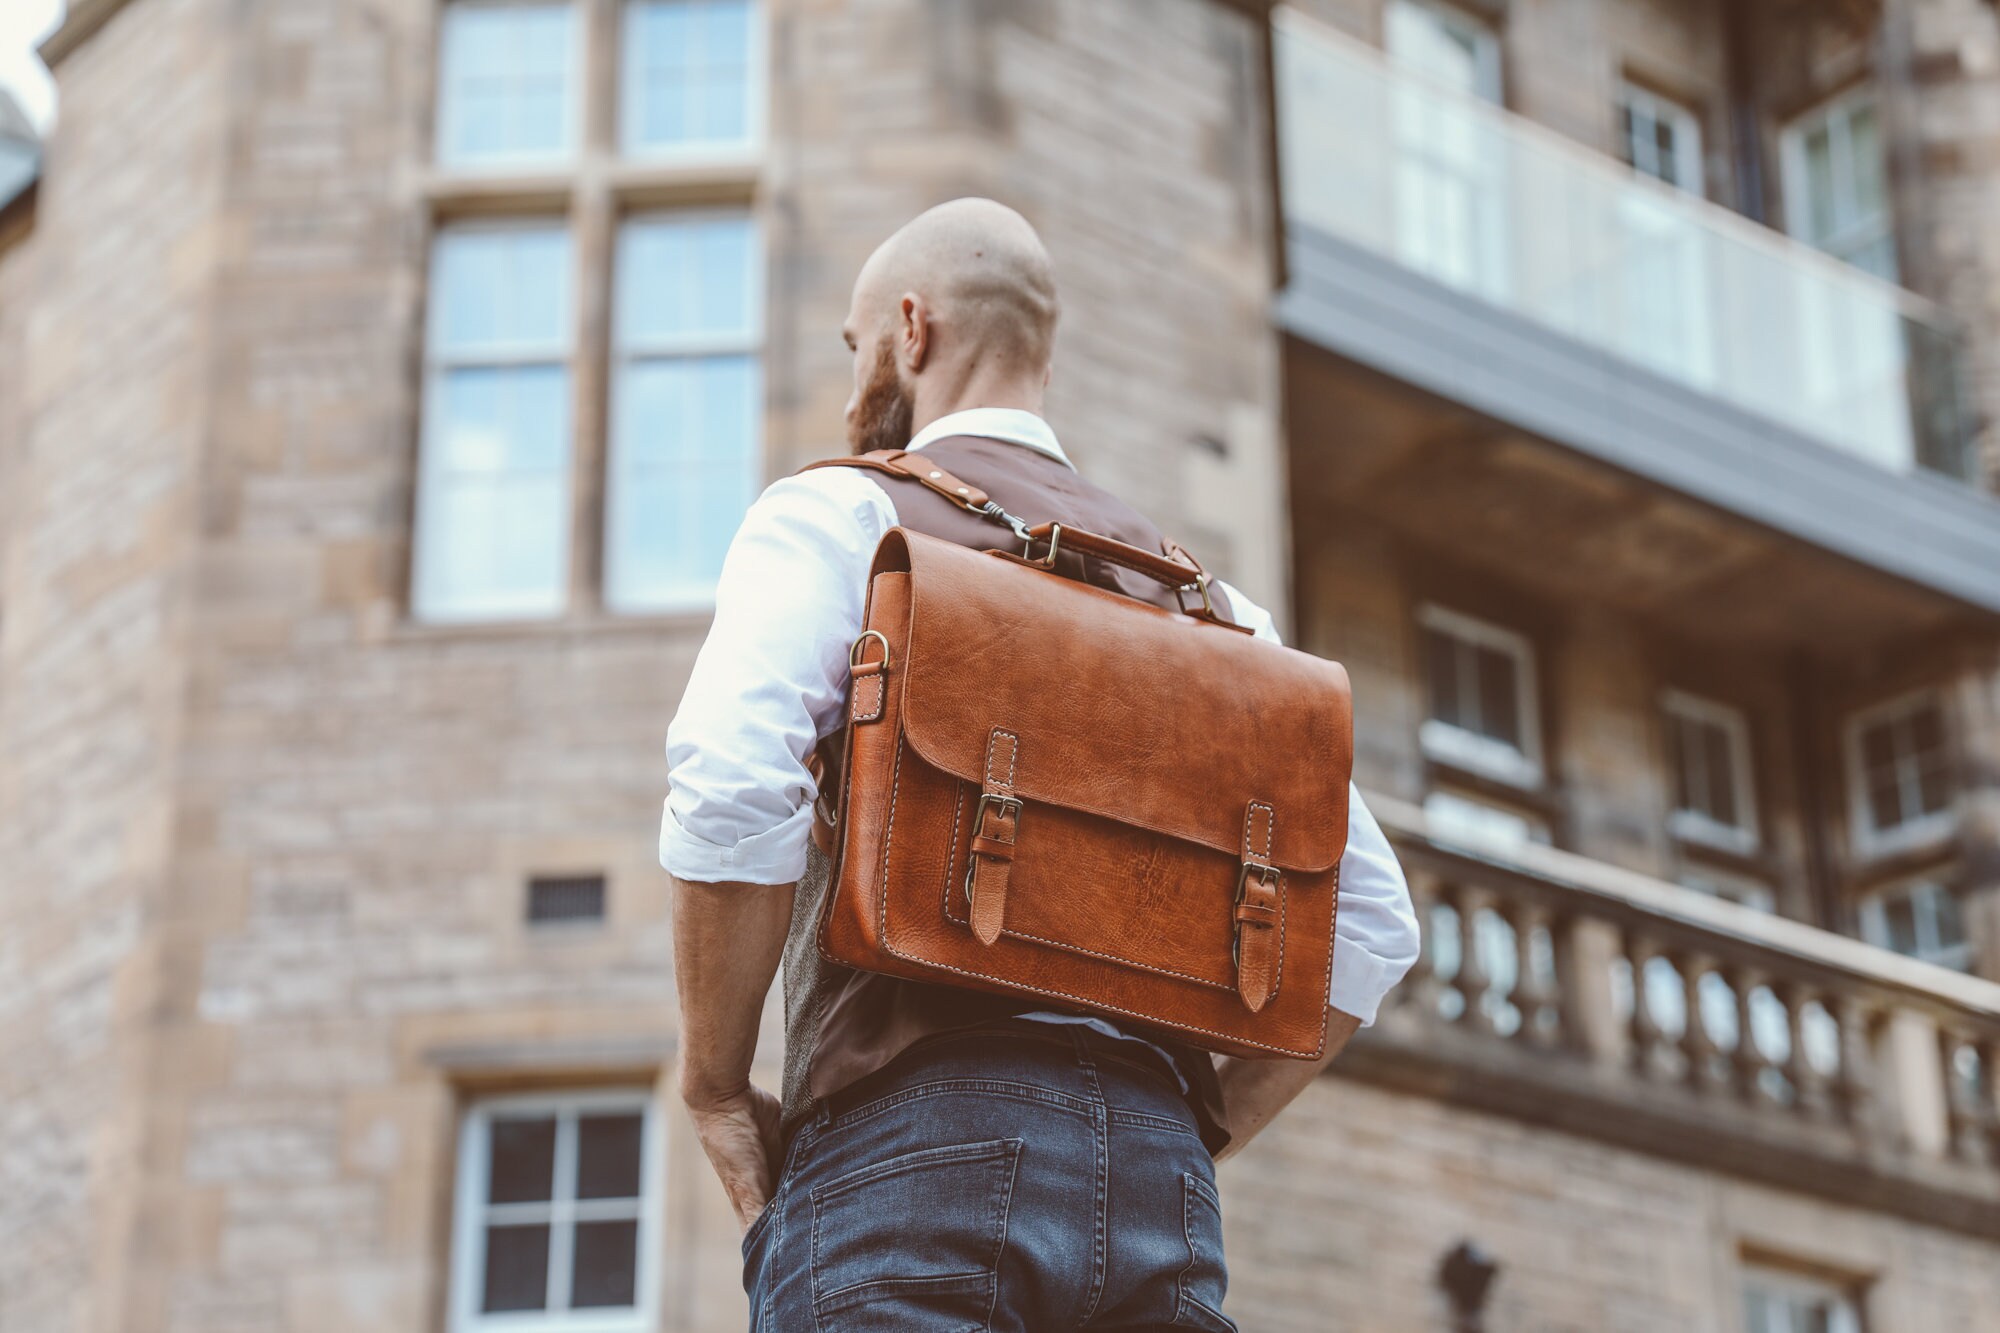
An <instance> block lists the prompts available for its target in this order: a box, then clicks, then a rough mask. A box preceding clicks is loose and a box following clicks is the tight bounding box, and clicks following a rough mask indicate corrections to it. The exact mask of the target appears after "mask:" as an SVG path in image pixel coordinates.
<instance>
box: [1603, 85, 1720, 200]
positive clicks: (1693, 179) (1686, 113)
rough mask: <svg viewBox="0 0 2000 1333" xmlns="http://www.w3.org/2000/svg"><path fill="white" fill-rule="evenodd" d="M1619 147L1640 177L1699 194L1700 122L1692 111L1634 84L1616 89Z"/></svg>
mask: <svg viewBox="0 0 2000 1333" xmlns="http://www.w3.org/2000/svg"><path fill="white" fill-rule="evenodd" d="M1618 138H1619V147H1620V149H1621V150H1622V152H1623V156H1624V158H1625V160H1626V162H1628V163H1630V164H1631V166H1632V169H1633V170H1635V171H1637V172H1638V173H1639V174H1640V175H1642V176H1651V177H1652V178H1653V179H1654V180H1658V181H1665V182H1666V183H1667V184H1668V185H1671V186H1674V187H1675V188H1676V189H1681V190H1686V191H1687V192H1688V193H1690V194H1697V195H1698V194H1701V193H1703V190H1702V165H1701V123H1700V122H1699V121H1697V120H1696V119H1695V114H1694V112H1692V111H1690V110H1688V109H1687V108H1686V107H1684V106H1682V105H1680V104H1679V103H1678V102H1671V101H1668V100H1667V99H1666V98H1664V97H1661V96H1660V95H1659V94H1658V93H1654V92H1650V91H1648V90H1647V89H1645V88H1641V87H1640V86H1639V85H1637V84H1635V83H1629V82H1628V83H1625V84H1623V85H1621V86H1620V88H1619V90H1618Z"/></svg>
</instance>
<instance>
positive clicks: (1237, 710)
mask: <svg viewBox="0 0 2000 1333" xmlns="http://www.w3.org/2000/svg"><path fill="white" fill-rule="evenodd" d="M840 463H847V464H850V465H859V466H877V467H880V466H882V464H881V463H880V462H871V461H870V459H869V458H868V457H864V458H861V459H847V460H829V464H833V465H838V464H840ZM895 470H898V471H903V470H904V469H902V468H900V467H898V468H896V469H895ZM930 475H932V476H933V477H936V476H938V475H939V474H937V473H936V472H935V470H931V472H930ZM954 481H955V479H953V478H950V477H948V476H947V477H943V478H942V480H941V482H937V481H934V482H932V483H929V484H931V485H932V486H933V489H936V490H938V491H939V492H940V493H942V494H945V495H947V497H948V498H949V497H950V496H951V495H952V494H953V493H954V492H956V493H957V494H961V495H962V494H966V493H969V492H970V490H971V488H965V487H958V486H955V485H954V484H953V483H954ZM976 498H979V499H983V498H984V497H983V495H982V496H978V497H976ZM957 502H958V503H961V504H963V503H964V502H962V501H957ZM965 507H968V508H971V507H972V506H970V505H966V506H965ZM974 512H985V513H986V514H987V516H989V517H992V518H995V519H996V520H997V521H999V522H1003V523H1007V524H1008V525H1010V526H1012V527H1013V528H1014V529H1015V530H1016V532H1017V534H1018V535H1019V537H1020V538H1021V539H1022V541H1021V544H1022V546H1023V548H1024V552H1023V554H1019V555H1017V554H1014V553H1012V552H1008V551H999V550H991V551H978V550H974V549H971V548H968V547H964V546H960V545H957V544H955V543H952V542H947V541H941V540H938V539H937V538H933V537H927V536H924V535H922V534H920V533H916V532H911V531H909V530H907V529H904V528H895V529H892V530H891V531H890V532H889V533H888V535H887V536H885V537H884V538H883V540H882V544H881V546H880V548H879V549H878V550H877V552H876V555H875V562H874V567H873V571H872V573H871V575H870V580H869V592H868V610H867V629H866V631H865V632H864V633H863V634H862V635H861V637H860V639H859V640H857V641H856V643H855V644H854V651H853V657H852V659H851V661H852V667H853V677H852V685H851V689H850V693H849V700H848V723H849V725H848V727H847V735H846V739H845V742H844V763H843V764H842V766H841V773H842V786H841V789H840V796H839V808H838V812H837V814H836V816H835V820H834V823H835V830H834V831H835V839H836V841H835V852H834V855H835V864H834V869H833V880H832V885H831V887H830V889H829V891H828V893H827V895H826V899H825V905H824V908H823V914H822V916H821V919H820V923H819V946H820V950H821V952H822V953H823V954H824V955H825V956H826V957H828V958H829V959H832V960H833V961H835V962H837V963H842V964H845V965H847V966H849V967H855V968H861V969H864V970H867V971H872V972H883V973H888V974H890V975H893V976H899V977H906V978H910V979H913V980H918V981H926V982H933V983H945V984H956V985H959V986H965V987H971V988H974V989H979V990H988V991H998V992H1002V993H1006V994H1010V995H1024V996H1036V997H1042V998H1044V999H1046V1000H1047V1001H1049V1003H1050V1007H1053V1008H1068V1009H1076V1010H1082V1011H1085V1012H1091V1013H1097V1014H1102V1015H1105V1016H1108V1017H1111V1018H1114V1019H1117V1020H1120V1021H1122V1022H1125V1023H1127V1024H1129V1025H1132V1026H1135V1027H1146V1026H1151V1027H1154V1028H1159V1029H1165V1030H1167V1031H1169V1032H1171V1033H1173V1034H1176V1035H1178V1036H1179V1037H1180V1038H1181V1039H1183V1040H1185V1041H1187V1042H1190V1043H1192V1044H1194V1045H1196V1046H1200V1047H1204V1048H1206V1049H1208V1050H1212V1051H1218V1052H1222V1053H1225V1054H1230V1055H1240V1056H1294V1057H1298V1058H1301V1059H1313V1058H1317V1057H1318V1056H1319V1055H1321V1054H1322V1053H1323V1051H1324V1049H1325V1042H1326V1018H1327V994H1328V987H1329V985H1330V982H1331V971H1332V957H1333V924H1334V914H1335V909H1336V906H1337V903H1338V887H1339V864H1340V856H1341V852H1342V850H1343V849H1344V848H1345V846H1346V842H1347V792H1348V774H1349V770H1350V767H1351V764H1352V761H1353V722H1352V707H1351V702H1350V697H1349V692H1348V683H1347V673H1346V672H1345V671H1344V670H1343V669H1342V668H1341V667H1340V666H1339V665H1338V664H1336V663H1333V662H1329V661H1326V660H1324V659H1322V658H1317V657H1313V656H1311V655H1309V654H1307V653H1302V652H1297V651H1294V650H1292V649H1289V648H1283V647H1279V646H1278V645H1276V644H1273V643H1268V642H1265V641H1262V640H1259V639H1256V638H1254V637H1252V636H1251V635H1250V634H1248V633H1246V632H1243V631H1242V630H1241V629H1240V628H1239V627H1237V626H1235V625H1233V624H1231V623H1229V622H1228V621H1227V620H1225V619H1223V618H1222V617H1221V615H1220V614H1218V613H1217V612H1216V611H1215V609H1214V608H1213V606H1212V604H1211V602H1210V599H1209V596H1208V578H1207V575H1205V574H1204V573H1203V572H1202V571H1201V568H1200V567H1199V566H1198V565H1196V564H1194V563H1192V561H1191V560H1188V559H1185V558H1175V556H1166V555H1155V554H1153V553H1151V552H1148V551H1145V550H1142V549H1140V548H1138V547H1136V546H1130V545H1126V544H1124V543H1122V542H1118V541H1115V540H1112V539H1110V538H1107V537H1102V536H1098V535H1095V534H1092V533H1089V532H1083V531H1078V530H1076V529H1073V528H1069V527H1058V526H1055V525H1045V526H1043V527H1040V528H1035V529H1028V528H1026V527H1024V526H1023V525H1022V524H1020V522H1019V521H1018V520H1015V519H1013V518H1012V516H1011V515H1008V514H1006V513H1005V512H1004V511H1002V510H1000V509H999V508H998V506H997V505H992V504H991V503H990V502H989V503H987V504H986V505H985V506H984V509H983V510H980V509H975V510H974ZM998 535H999V532H998V529H996V536H998ZM1058 549H1061V550H1064V551H1073V552H1078V553H1081V554H1083V555H1085V556H1087V557H1090V558H1094V559H1098V560H1105V561H1110V562H1112V563H1114V564H1117V565H1121V566H1123V567H1125V568H1127V569H1131V570H1134V571H1137V572H1139V573H1141V574H1144V575H1146V576H1148V577H1151V578H1154V579H1157V580H1159V581H1160V582H1161V583H1164V584H1166V585H1167V586H1169V587H1172V588H1177V589H1181V590H1183V591H1184V592H1185V593H1186V594H1187V599H1188V602H1189V603H1198V605H1193V606H1192V608H1191V609H1190V610H1189V611H1187V612H1185V613H1183V614H1178V615H1177V614H1175V613H1174V612H1172V611H1167V610H1162V609H1160V608H1158V607H1155V606H1150V605H1147V604H1146V603H1143V602H1140V601H1138V600H1136V599H1134V598H1130V597H1124V596H1120V595H1118V594H1117V593H1113V592H1109V591H1105V590H1103V589H1100V588H1097V587H1093V586H1091V585H1089V584H1086V583H1083V582H1080V581H1078V580H1074V579H1070V578H1065V577H1063V576H1061V575H1059V574H1056V573H1054V572H1053V566H1054V564H1055V556H1056V552H1057V550H1058ZM1174 550H1175V553H1176V556H1179V557H1185V553H1184V552H1180V551H1179V549H1178V548H1174Z"/></svg>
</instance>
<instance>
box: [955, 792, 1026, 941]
mask: <svg viewBox="0 0 2000 1333" xmlns="http://www.w3.org/2000/svg"><path fill="white" fill-rule="evenodd" d="M988 806H999V807H1000V809H1001V811H1002V812H1003V813H1012V814H1013V816H1014V823H1015V827H1016V828H1019V827H1020V821H1021V807H1022V802H1021V798H1020V797H1018V796H1008V795H1006V794H1005V793H1004V792H997V791H983V792H980V793H979V804H978V806H977V807H976V808H975V809H974V810H973V812H972V833H973V836H974V837H977V836H979V832H980V830H981V829H983V828H985V827H986V808H987V807H988ZM978 873H979V853H977V852H974V853H972V854H971V855H970V856H967V857H966V858H965V906H966V910H967V911H970V910H971V909H972V900H973V898H974V896H975V895H974V892H973V887H972V882H973V880H974V878H975V877H976V876H977V875H978Z"/></svg>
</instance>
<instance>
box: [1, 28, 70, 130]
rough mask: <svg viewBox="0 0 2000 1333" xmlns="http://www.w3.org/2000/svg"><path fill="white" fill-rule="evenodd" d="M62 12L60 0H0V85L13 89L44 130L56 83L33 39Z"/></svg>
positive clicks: (52, 107)
mask: <svg viewBox="0 0 2000 1333" xmlns="http://www.w3.org/2000/svg"><path fill="white" fill-rule="evenodd" d="M62 12H63V0H0V88H5V89H6V90H7V91H8V92H10V93H12V94H13V95H14V100H15V101H17V102H19V103H20V104H21V109H22V110H23V111H26V112H27V113H28V119H29V120H31V121H33V122H34V123H35V127H36V128H37V129H39V130H42V131H43V132H45V133H46V132H47V130H48V127H49V123H50V122H51V121H52V120H54V118H55V112H56V86H55V83H54V81H53V80H51V79H50V78H49V72H48V70H46V69H44V68H43V67H42V62H41V60H40V59H38V58H37V57H36V55H35V43H36V42H38V41H40V40H41V39H42V38H43V37H44V36H46V35H47V33H48V31H49V30H50V29H51V28H53V27H55V25H56V20H57V19H59V18H61V17H62Z"/></svg>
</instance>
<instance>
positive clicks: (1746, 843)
mask: <svg viewBox="0 0 2000 1333" xmlns="http://www.w3.org/2000/svg"><path fill="white" fill-rule="evenodd" d="M1667 832H1669V833H1671V834H1672V835H1673V836H1674V839H1675V840H1676V841H1677V842H1679V843H1681V844H1682V845H1683V846H1685V847H1689V848H1692V849H1694V850H1696V851H1702V852H1710V853H1714V854H1715V855H1717V856H1720V857H1725V858H1727V859H1729V860H1731V861H1737V862H1741V863H1743V864H1745V865H1756V864H1760V863H1761V862H1762V860H1763V858H1762V857H1761V856H1760V855H1759V847H1758V838H1757V834H1756V833H1755V832H1754V831H1753V830H1750V829H1746V828H1737V827H1735V826H1734V825H1730V824H1718V823H1716V822H1715V821H1714V820H1712V819H1707V818H1704V817H1703V816H1701V815H1697V814H1693V813H1691V812H1689V811H1686V810H1675V811H1673V812H1672V813H1670V814H1669V815H1668V816H1667Z"/></svg>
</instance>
